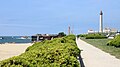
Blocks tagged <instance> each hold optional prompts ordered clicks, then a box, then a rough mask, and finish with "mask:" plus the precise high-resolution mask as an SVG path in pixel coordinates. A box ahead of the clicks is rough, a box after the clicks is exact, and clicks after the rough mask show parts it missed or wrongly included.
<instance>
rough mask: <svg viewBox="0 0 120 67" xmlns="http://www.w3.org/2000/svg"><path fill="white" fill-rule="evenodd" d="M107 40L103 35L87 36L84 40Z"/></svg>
mask: <svg viewBox="0 0 120 67" xmlns="http://www.w3.org/2000/svg"><path fill="white" fill-rule="evenodd" d="M105 38H107V37H106V36H104V35H103V34H87V35H86V39H105Z"/></svg>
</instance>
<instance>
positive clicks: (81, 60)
mask: <svg viewBox="0 0 120 67" xmlns="http://www.w3.org/2000/svg"><path fill="white" fill-rule="evenodd" d="M78 57H79V58H78V60H79V62H80V67H85V65H84V62H83V58H82V57H81V55H80V54H79V56H78Z"/></svg>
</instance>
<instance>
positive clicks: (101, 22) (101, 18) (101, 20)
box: [99, 11, 103, 33]
mask: <svg viewBox="0 0 120 67" xmlns="http://www.w3.org/2000/svg"><path fill="white" fill-rule="evenodd" d="M99 32H100V33H103V12H102V11H100V27H99Z"/></svg>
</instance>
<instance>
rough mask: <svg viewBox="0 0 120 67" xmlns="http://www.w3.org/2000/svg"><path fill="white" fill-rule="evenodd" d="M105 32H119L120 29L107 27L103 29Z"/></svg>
mask: <svg viewBox="0 0 120 67" xmlns="http://www.w3.org/2000/svg"><path fill="white" fill-rule="evenodd" d="M103 32H104V33H117V32H118V30H117V29H115V28H105V29H104V30H103Z"/></svg>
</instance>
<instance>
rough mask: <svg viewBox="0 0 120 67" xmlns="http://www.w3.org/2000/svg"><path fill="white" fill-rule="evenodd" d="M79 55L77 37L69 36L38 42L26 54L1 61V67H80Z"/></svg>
mask: <svg viewBox="0 0 120 67" xmlns="http://www.w3.org/2000/svg"><path fill="white" fill-rule="evenodd" d="M79 54H80V50H79V49H78V47H77V46H76V43H75V36H74V35H69V36H65V37H63V38H56V39H53V40H50V41H49V40H46V41H43V42H37V43H35V44H34V45H32V46H30V47H28V48H27V49H26V52H25V53H23V54H21V55H19V56H16V57H12V58H9V59H7V60H3V61H1V62H0V67H15V66H18V67H79V65H80V64H79V62H78V60H77V56H78V55H79Z"/></svg>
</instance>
